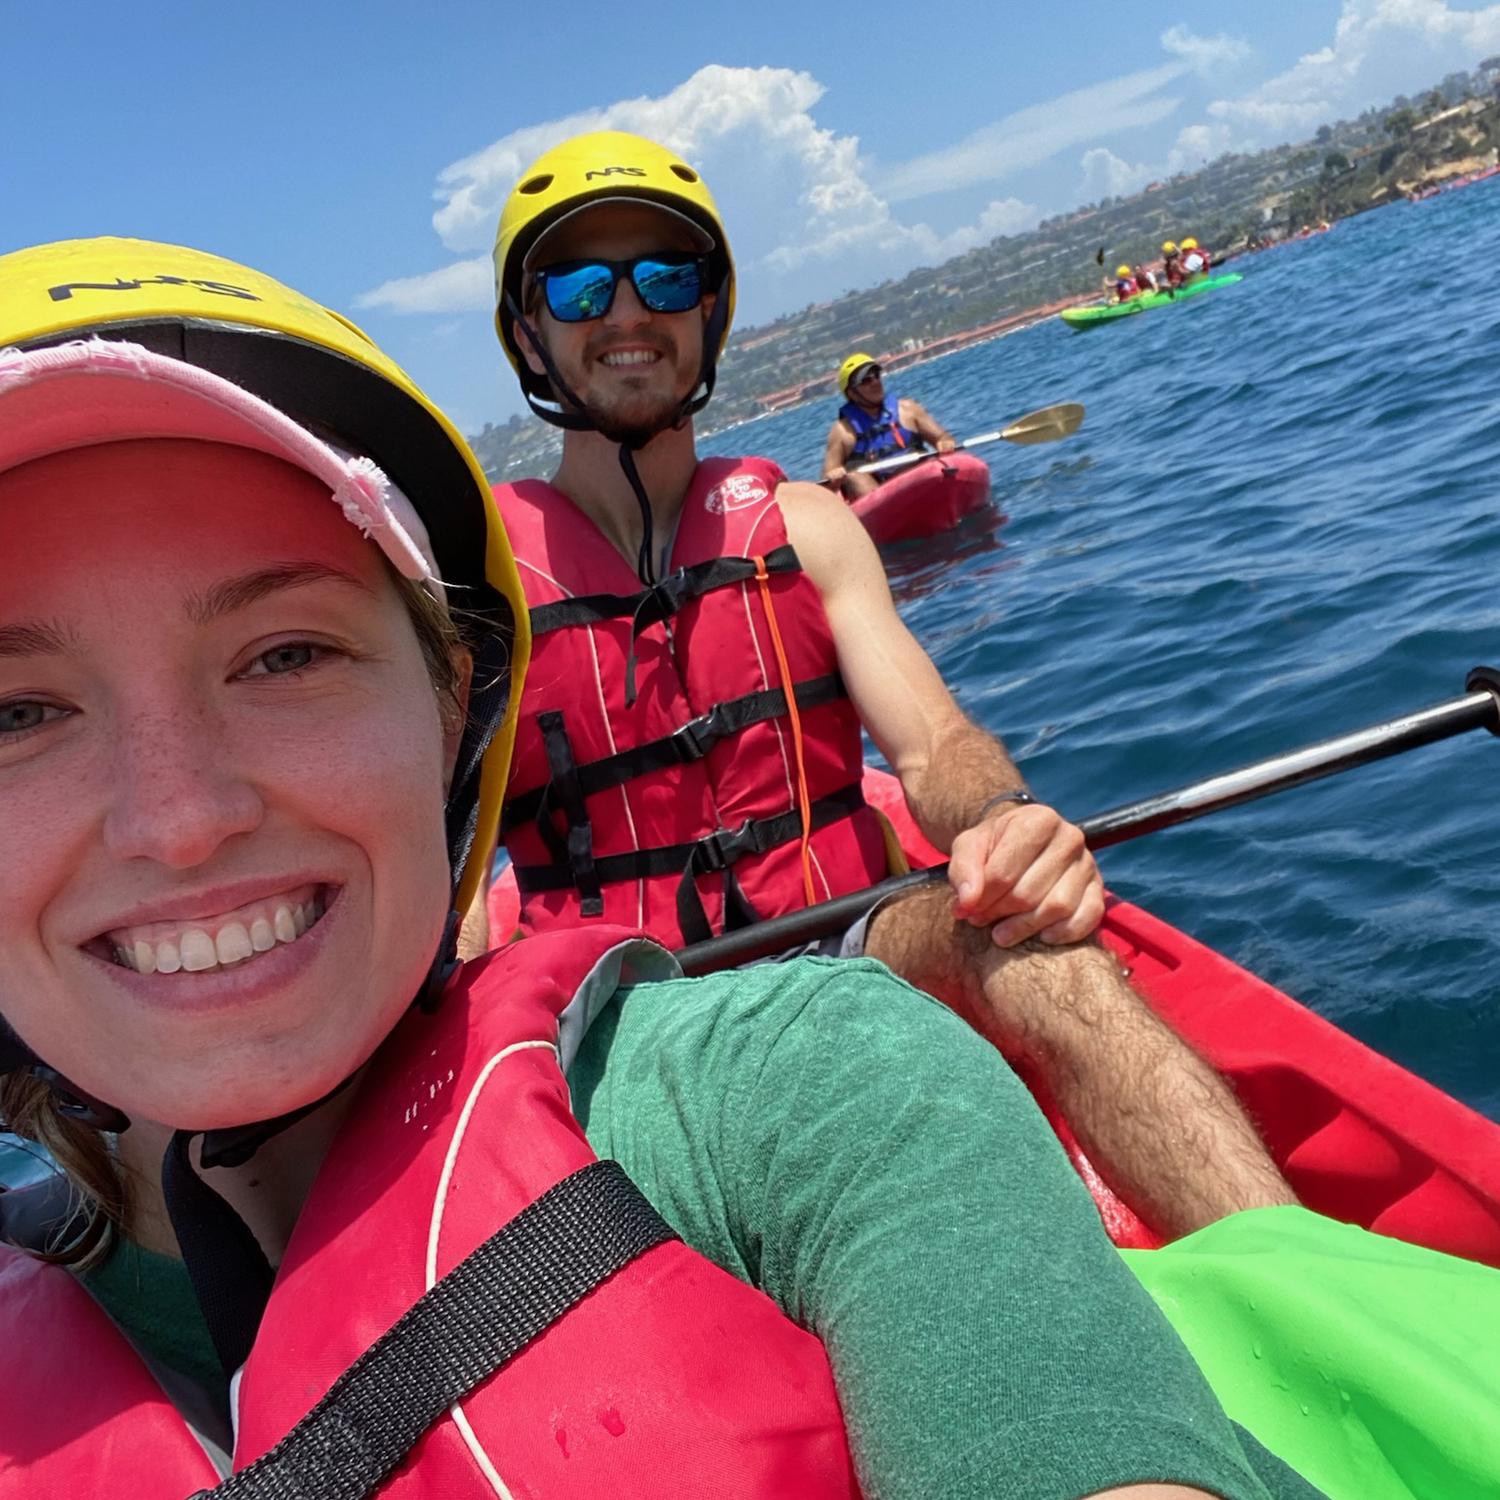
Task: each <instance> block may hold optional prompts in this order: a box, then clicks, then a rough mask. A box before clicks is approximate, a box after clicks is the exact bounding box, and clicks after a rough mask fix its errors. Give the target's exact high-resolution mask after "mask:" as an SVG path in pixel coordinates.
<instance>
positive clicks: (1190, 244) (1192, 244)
mask: <svg viewBox="0 0 1500 1500" xmlns="http://www.w3.org/2000/svg"><path fill="white" fill-rule="evenodd" d="M1182 248H1183V249H1184V250H1196V249H1197V248H1198V241H1197V240H1195V239H1194V238H1193V237H1192V235H1189V236H1188V237H1187V238H1186V239H1185V240H1184V241H1183V242H1182Z"/></svg>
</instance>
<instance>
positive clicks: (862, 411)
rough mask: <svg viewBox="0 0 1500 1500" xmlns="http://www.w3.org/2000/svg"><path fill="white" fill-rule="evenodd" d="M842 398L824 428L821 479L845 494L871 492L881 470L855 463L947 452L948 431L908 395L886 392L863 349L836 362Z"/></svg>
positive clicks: (949, 443)
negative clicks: (864, 471) (829, 424)
mask: <svg viewBox="0 0 1500 1500" xmlns="http://www.w3.org/2000/svg"><path fill="white" fill-rule="evenodd" d="M839 394H840V395H841V396H843V397H844V404H843V405H842V406H841V407H840V408H839V414H838V416H836V417H835V418H834V420H833V426H832V427H830V428H829V429H828V442H827V445H826V447H825V449H824V453H823V476H822V480H821V483H823V484H825V485H827V486H828V488H829V489H831V490H833V491H835V492H836V493H841V494H842V495H843V496H844V498H845V499H846V500H858V499H859V498H860V496H861V495H868V494H871V493H872V492H873V491H874V490H875V489H876V488H877V487H878V486H879V484H880V482H881V476H880V475H877V474H862V473H860V472H859V471H860V467H861V466H862V465H864V464H870V463H875V462H876V461H877V460H879V459H882V458H893V457H895V455H896V454H898V453H924V452H927V451H929V450H931V451H932V452H936V453H951V452H952V451H953V449H954V447H955V446H956V444H955V443H954V440H953V434H952V433H950V432H949V431H948V429H947V428H946V427H944V426H943V425H942V423H940V422H938V421H937V420H936V419H935V418H934V417H932V416H931V415H930V414H929V413H928V411H927V408H926V407H924V406H923V405H922V404H921V403H920V402H919V401H913V400H912V399H911V397H910V396H900V397H897V396H888V395H887V394H886V390H885V384H884V371H882V369H881V368H880V364H879V362H878V361H877V360H875V359H874V358H873V357H872V356H870V355H868V354H851V355H850V356H849V358H848V359H846V360H845V361H844V362H843V364H842V365H840V366H839Z"/></svg>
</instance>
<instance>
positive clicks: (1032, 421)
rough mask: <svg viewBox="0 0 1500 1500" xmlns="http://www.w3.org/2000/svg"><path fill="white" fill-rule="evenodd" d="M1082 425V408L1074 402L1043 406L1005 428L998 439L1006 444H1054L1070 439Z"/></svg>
mask: <svg viewBox="0 0 1500 1500" xmlns="http://www.w3.org/2000/svg"><path fill="white" fill-rule="evenodd" d="M1082 423H1083V407H1082V406H1080V405H1079V404H1078V402H1076V401H1064V402H1063V403H1062V404H1061V405H1060V406H1044V407H1043V408H1042V409H1041V411H1034V412H1030V413H1029V414H1028V415H1026V416H1024V417H1020V418H1018V419H1017V420H1016V421H1014V422H1012V423H1011V424H1010V426H1009V427H1007V428H1005V429H1004V430H1003V431H1002V432H1001V434H1000V437H1001V439H1002V440H1003V441H1004V442H1007V443H1055V442H1056V441H1057V440H1058V439H1059V438H1065V437H1071V436H1072V435H1073V434H1074V433H1075V432H1077V431H1078V429H1079V427H1080V426H1081V425H1082Z"/></svg>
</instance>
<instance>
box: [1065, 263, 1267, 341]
mask: <svg viewBox="0 0 1500 1500" xmlns="http://www.w3.org/2000/svg"><path fill="white" fill-rule="evenodd" d="M1244 279H1245V278H1244V277H1243V276H1242V275H1241V274H1240V273H1239V272H1238V271H1227V272H1226V273H1225V274H1224V275H1222V276H1205V277H1204V278H1203V279H1202V280H1201V281H1190V282H1188V284H1187V285H1186V286H1180V287H1178V288H1177V290H1176V291H1175V292H1147V293H1145V295H1144V296H1140V297H1132V298H1131V299H1130V301H1129V302H1109V303H1103V304H1097V303H1096V304H1095V305H1094V306H1093V307H1070V308H1067V309H1065V310H1064V311H1063V312H1060V313H1059V314H1058V317H1060V318H1061V319H1062V320H1063V322H1064V323H1066V324H1067V325H1068V327H1069V328H1076V329H1077V330H1078V331H1079V332H1080V333H1082V332H1083V331H1084V330H1085V329H1089V328H1097V327H1099V325H1100V324H1101V323H1114V322H1117V321H1118V320H1119V319H1121V318H1131V317H1134V316H1135V314H1136V313H1143V312H1149V311H1150V310H1151V309H1152V308H1153V307H1169V306H1171V304H1172V303H1174V302H1181V301H1182V300H1183V298H1184V297H1196V296H1197V295H1198V294H1199V293H1200V292H1211V291H1213V290H1214V289H1215V288H1216V287H1221V286H1233V285H1234V284H1235V282H1237V281H1243V280H1244Z"/></svg>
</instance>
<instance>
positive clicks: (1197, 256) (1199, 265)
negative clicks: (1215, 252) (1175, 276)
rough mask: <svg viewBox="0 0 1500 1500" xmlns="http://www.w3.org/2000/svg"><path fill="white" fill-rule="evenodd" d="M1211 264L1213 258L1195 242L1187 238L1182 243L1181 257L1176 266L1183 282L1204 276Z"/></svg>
mask: <svg viewBox="0 0 1500 1500" xmlns="http://www.w3.org/2000/svg"><path fill="white" fill-rule="evenodd" d="M1212 264H1213V257H1212V256H1210V254H1209V253H1208V251H1207V250H1206V249H1204V248H1203V246H1201V245H1200V244H1199V243H1198V241H1197V240H1195V239H1193V238H1192V237H1191V236H1189V237H1188V238H1187V239H1185V240H1184V241H1183V242H1182V255H1181V258H1180V259H1179V261H1178V265H1179V267H1180V268H1181V271H1182V279H1183V280H1184V281H1192V280H1193V279H1194V278H1195V277H1198V276H1206V275H1207V274H1208V272H1209V269H1210V267H1211V266H1212Z"/></svg>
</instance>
